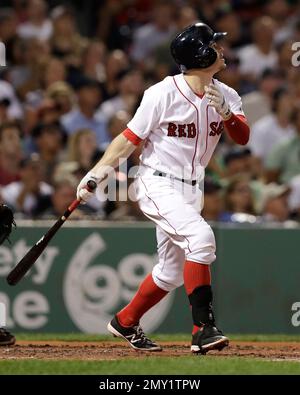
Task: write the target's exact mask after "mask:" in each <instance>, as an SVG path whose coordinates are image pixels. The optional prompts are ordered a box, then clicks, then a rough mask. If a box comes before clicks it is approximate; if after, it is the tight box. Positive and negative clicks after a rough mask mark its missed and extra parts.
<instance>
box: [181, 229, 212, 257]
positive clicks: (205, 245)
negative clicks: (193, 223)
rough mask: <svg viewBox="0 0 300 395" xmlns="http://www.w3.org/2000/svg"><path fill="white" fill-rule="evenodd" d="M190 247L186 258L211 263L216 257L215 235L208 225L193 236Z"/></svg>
mask: <svg viewBox="0 0 300 395" xmlns="http://www.w3.org/2000/svg"><path fill="white" fill-rule="evenodd" d="M191 247H192V248H191ZM191 247H190V250H189V251H188V252H187V254H186V258H187V259H188V260H191V261H195V262H199V263H206V264H211V263H212V262H213V261H214V260H215V259H216V240H215V235H214V233H213V231H212V229H211V227H210V226H209V225H207V226H206V227H205V228H204V229H203V228H202V229H201V230H200V232H198V233H197V234H196V235H195V236H194V239H193V243H192V244H191Z"/></svg>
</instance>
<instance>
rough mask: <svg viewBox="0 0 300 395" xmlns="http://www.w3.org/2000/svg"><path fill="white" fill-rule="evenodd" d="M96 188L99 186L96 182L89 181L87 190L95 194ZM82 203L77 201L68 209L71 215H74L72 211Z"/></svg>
mask: <svg viewBox="0 0 300 395" xmlns="http://www.w3.org/2000/svg"><path fill="white" fill-rule="evenodd" d="M96 188H97V184H96V182H95V181H93V180H89V181H88V182H87V184H86V189H87V190H88V191H89V192H94V190H95V189H96ZM80 202H81V200H80V199H75V200H74V201H73V202H72V203H71V204H70V206H69V207H68V211H69V212H70V213H72V211H74V210H75V209H76V208H77V207H78V206H79V204H80ZM64 215H65V214H64Z"/></svg>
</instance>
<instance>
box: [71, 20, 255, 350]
mask: <svg viewBox="0 0 300 395" xmlns="http://www.w3.org/2000/svg"><path fill="white" fill-rule="evenodd" d="M224 35H226V33H215V32H214V31H213V30H212V29H211V28H210V27H209V26H207V25H206V24H204V23H196V24H194V25H192V26H189V27H187V28H186V29H185V30H184V31H183V32H181V33H180V34H178V35H177V36H176V37H175V38H174V39H173V41H172V43H171V53H172V55H173V58H174V60H175V61H176V63H177V64H178V65H179V67H180V70H181V74H178V75H175V76H169V77H166V78H165V79H164V80H163V81H161V82H159V83H157V84H155V85H153V86H152V87H150V88H149V89H147V90H146V91H145V93H144V96H143V99H142V101H141V104H140V107H139V108H138V110H137V112H136V114H135V115H134V117H133V118H132V120H131V121H130V122H129V123H128V125H127V129H126V130H124V131H123V133H121V134H120V135H119V136H118V137H116V138H115V139H114V140H113V142H112V143H111V144H110V146H109V147H108V149H107V151H106V153H105V154H104V156H103V157H102V159H101V160H100V161H99V162H98V163H97V164H96V165H95V167H94V168H93V169H92V170H91V171H90V172H89V173H88V174H87V175H86V176H85V177H84V178H83V179H82V180H81V182H80V184H79V185H78V189H77V196H78V198H81V199H83V200H84V201H87V200H88V199H89V198H90V197H91V196H92V193H90V192H88V191H87V189H86V184H87V182H88V181H89V180H94V181H95V182H96V183H97V184H99V183H100V182H101V180H102V179H103V178H104V173H105V170H104V169H105V167H106V166H112V167H115V166H117V165H118V164H119V158H124V160H125V159H126V158H128V157H129V155H130V154H131V153H132V152H133V151H134V150H135V148H136V147H137V145H139V144H141V143H142V142H143V149H142V154H141V157H140V166H139V171H138V176H137V178H136V180H135V193H136V198H137V200H138V202H139V206H140V208H141V210H142V211H143V213H144V214H145V215H146V216H147V217H148V218H149V219H151V220H152V221H153V222H154V223H155V224H156V235H157V249H158V263H157V264H156V265H155V266H154V268H153V271H152V273H151V274H149V275H148V276H147V277H146V278H145V279H144V281H143V282H142V284H141V285H140V287H139V289H138V291H137V293H136V295H135V296H134V297H133V299H132V300H131V302H130V303H129V304H128V305H127V306H126V307H124V308H123V309H122V310H121V311H119V312H118V313H117V314H116V316H115V317H114V318H113V319H112V321H111V322H110V323H109V324H108V327H107V328H108V330H109V332H111V333H112V334H113V335H115V336H118V337H121V338H123V339H125V340H127V341H128V342H129V344H130V345H131V346H132V347H133V348H134V349H137V350H141V351H160V350H161V347H160V346H159V345H157V344H156V343H155V342H153V341H151V340H150V339H149V338H148V337H147V336H146V335H145V333H144V332H143V330H142V328H141V327H140V325H139V321H140V319H141V317H142V316H143V314H145V313H146V312H147V311H148V310H149V309H150V308H151V307H153V306H154V305H155V304H156V303H158V302H159V301H160V300H161V299H162V298H164V297H165V296H166V295H167V294H168V293H169V292H170V291H172V290H173V289H175V288H177V287H180V286H181V285H183V284H184V286H185V289H186V292H187V295H188V299H189V303H190V307H191V312H192V317H193V323H194V327H193V332H192V344H191V351H192V352H193V353H202V354H205V353H206V352H207V351H209V350H214V349H219V350H221V349H223V348H224V347H225V346H227V345H228V344H229V340H228V338H227V337H226V336H224V335H223V333H222V332H221V331H220V330H219V329H218V328H217V326H216V323H215V318H214V314H213V309H212V297H213V295H212V288H211V275H210V264H211V263H212V262H213V261H214V260H215V258H216V256H215V249H216V246H215V238H214V234H213V231H212V229H211V227H210V226H209V225H208V224H207V223H206V222H205V221H204V219H203V218H202V216H201V208H202V205H203V190H202V189H203V187H202V185H203V183H202V182H201V181H203V177H204V170H205V167H206V166H207V164H208V162H209V160H210V158H211V156H212V154H213V152H214V149H215V147H216V145H217V143H218V141H219V139H220V136H221V134H222V132H223V130H224V129H225V130H226V132H227V133H229V135H230V136H231V138H232V139H233V140H234V141H235V142H236V143H238V144H242V145H244V144H246V143H247V142H248V139H249V127H248V125H247V123H246V119H245V116H244V113H243V110H242V104H241V99H240V97H239V95H238V94H237V93H236V92H235V91H234V90H233V89H232V88H230V87H228V86H227V85H225V84H223V83H221V82H219V81H218V80H217V79H214V78H213V76H214V74H215V73H217V72H218V71H220V70H222V69H223V68H224V67H226V65H225V60H224V58H223V48H222V47H221V46H220V45H219V44H218V40H219V39H221V38H222V37H223V36H224Z"/></svg>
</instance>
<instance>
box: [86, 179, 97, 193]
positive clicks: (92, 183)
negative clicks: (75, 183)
mask: <svg viewBox="0 0 300 395" xmlns="http://www.w3.org/2000/svg"><path fill="white" fill-rule="evenodd" d="M96 188H97V184H96V182H95V181H94V180H89V181H88V182H87V184H86V189H87V190H88V191H89V192H94V190H95V189H96Z"/></svg>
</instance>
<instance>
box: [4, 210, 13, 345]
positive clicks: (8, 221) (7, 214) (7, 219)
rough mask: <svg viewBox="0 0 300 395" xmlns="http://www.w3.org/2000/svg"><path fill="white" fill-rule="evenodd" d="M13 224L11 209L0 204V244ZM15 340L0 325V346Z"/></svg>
mask: <svg viewBox="0 0 300 395" xmlns="http://www.w3.org/2000/svg"><path fill="white" fill-rule="evenodd" d="M13 225H15V221H14V214H13V211H12V210H11V208H9V207H8V206H6V205H5V204H0V245H1V244H2V243H3V242H4V241H5V240H8V238H9V235H10V234H11V231H12V228H13ZM15 342H16V339H15V337H14V335H12V334H11V333H10V332H9V331H8V330H7V329H5V328H1V327H0V346H12V345H13V344H15Z"/></svg>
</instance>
